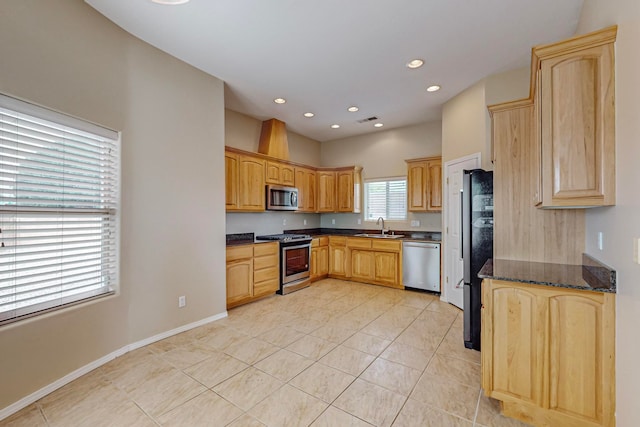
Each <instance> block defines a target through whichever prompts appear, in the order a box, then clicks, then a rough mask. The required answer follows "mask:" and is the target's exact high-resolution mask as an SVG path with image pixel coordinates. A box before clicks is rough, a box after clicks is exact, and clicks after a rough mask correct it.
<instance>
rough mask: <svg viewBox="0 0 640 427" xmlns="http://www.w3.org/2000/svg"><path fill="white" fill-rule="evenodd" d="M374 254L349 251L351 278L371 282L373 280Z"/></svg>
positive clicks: (354, 250)
mask: <svg viewBox="0 0 640 427" xmlns="http://www.w3.org/2000/svg"><path fill="white" fill-rule="evenodd" d="M374 255H375V254H374V252H372V251H366V250H360V249H351V277H352V278H353V279H356V280H362V281H365V282H372V281H374V280H375V256H374Z"/></svg>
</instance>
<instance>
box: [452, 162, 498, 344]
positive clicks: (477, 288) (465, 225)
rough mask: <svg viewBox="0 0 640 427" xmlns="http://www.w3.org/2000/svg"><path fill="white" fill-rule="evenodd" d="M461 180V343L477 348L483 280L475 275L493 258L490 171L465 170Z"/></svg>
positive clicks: (491, 180)
mask: <svg viewBox="0 0 640 427" xmlns="http://www.w3.org/2000/svg"><path fill="white" fill-rule="evenodd" d="M462 182H463V189H462V192H461V199H462V200H461V203H460V207H461V211H462V212H461V220H462V227H461V230H462V232H461V238H462V258H463V261H464V270H463V272H464V276H463V280H464V289H463V291H464V305H463V308H464V345H465V347H467V348H473V349H475V350H480V344H481V343H480V310H481V308H482V289H481V285H482V280H481V279H479V278H478V272H479V271H480V269H481V268H482V266H483V265H484V263H485V262H487V260H488V259H489V258H492V257H493V172H487V171H484V170H482V169H473V170H465V171H464V176H463V181H462Z"/></svg>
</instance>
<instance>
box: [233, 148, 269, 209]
mask: <svg viewBox="0 0 640 427" xmlns="http://www.w3.org/2000/svg"><path fill="white" fill-rule="evenodd" d="M239 160H240V167H239V169H240V173H239V176H240V181H239V183H240V185H239V191H238V198H239V203H238V209H241V210H245V211H264V203H265V193H264V192H265V188H264V186H265V184H264V179H265V175H264V174H265V172H264V168H265V164H264V160H262V159H258V158H254V157H249V156H239Z"/></svg>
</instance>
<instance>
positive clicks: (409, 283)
mask: <svg viewBox="0 0 640 427" xmlns="http://www.w3.org/2000/svg"><path fill="white" fill-rule="evenodd" d="M402 283H403V284H404V286H405V287H409V288H416V289H424V290H426V291H432V292H440V243H432V242H414V241H404V242H402Z"/></svg>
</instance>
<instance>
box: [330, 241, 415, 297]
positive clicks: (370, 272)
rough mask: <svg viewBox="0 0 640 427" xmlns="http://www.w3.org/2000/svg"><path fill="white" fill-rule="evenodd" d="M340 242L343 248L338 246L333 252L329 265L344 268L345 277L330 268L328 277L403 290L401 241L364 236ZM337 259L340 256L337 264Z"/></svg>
mask: <svg viewBox="0 0 640 427" xmlns="http://www.w3.org/2000/svg"><path fill="white" fill-rule="evenodd" d="M343 239H345V247H344V248H343V247H342V246H340V247H339V248H340V249H339V250H336V251H332V254H333V257H334V259H333V261H331V264H332V265H333V264H336V265H341V266H342V265H344V276H338V275H336V274H334V273H332V271H331V269H329V275H330V276H332V277H345V278H347V279H350V280H354V281H358V282H365V283H373V284H377V285H385V286H390V287H394V288H399V289H403V288H404V286H403V285H402V280H401V279H400V278H401V277H402V274H401V268H402V266H401V265H402V262H401V259H402V242H400V241H393V240H380V239H375V238H363V237H348V238H343ZM336 247H337V246H336ZM339 257H343V260H342V261H339V260H338V258H339Z"/></svg>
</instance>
